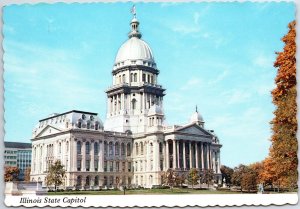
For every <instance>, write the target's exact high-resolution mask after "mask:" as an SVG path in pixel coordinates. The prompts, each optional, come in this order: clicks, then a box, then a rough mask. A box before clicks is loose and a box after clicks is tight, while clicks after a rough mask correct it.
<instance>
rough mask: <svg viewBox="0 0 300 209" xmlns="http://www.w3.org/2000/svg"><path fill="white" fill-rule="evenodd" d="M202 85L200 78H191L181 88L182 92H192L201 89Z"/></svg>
mask: <svg viewBox="0 0 300 209" xmlns="http://www.w3.org/2000/svg"><path fill="white" fill-rule="evenodd" d="M200 85H201V80H200V79H199V78H190V79H189V80H188V81H187V82H186V83H185V84H184V85H183V86H182V87H181V88H180V90H190V89H193V88H199V86H200Z"/></svg>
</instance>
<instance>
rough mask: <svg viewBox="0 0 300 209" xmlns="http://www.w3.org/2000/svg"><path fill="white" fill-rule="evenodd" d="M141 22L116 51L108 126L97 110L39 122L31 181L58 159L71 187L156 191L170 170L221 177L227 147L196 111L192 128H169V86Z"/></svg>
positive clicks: (41, 178) (43, 174) (40, 177)
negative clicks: (166, 106)
mask: <svg viewBox="0 0 300 209" xmlns="http://www.w3.org/2000/svg"><path fill="white" fill-rule="evenodd" d="M138 26H139V22H138V20H137V19H136V17H134V18H133V20H132V21H131V32H130V33H129V39H128V40H127V41H126V42H125V43H124V44H123V45H122V46H121V47H120V49H119V51H118V53H117V56H116V60H115V64H114V67H113V71H112V74H113V85H112V86H111V87H110V88H108V89H107V91H106V93H107V117H106V121H105V123H104V124H102V122H101V120H100V118H98V116H97V114H96V113H91V112H83V111H77V110H73V111H70V112H66V113H62V114H54V115H51V116H50V117H48V118H45V119H42V120H40V121H39V123H38V125H37V126H36V128H35V129H34V131H33V139H32V148H33V153H32V162H33V167H32V173H31V178H32V181H42V182H43V183H45V177H46V174H47V169H48V167H49V165H50V164H51V163H53V162H54V161H55V160H58V159H59V160H61V162H62V163H63V164H64V166H65V168H66V174H67V177H66V179H65V186H70V187H74V186H76V187H79V188H85V187H88V188H92V187H94V188H95V187H96V188H98V187H100V186H101V187H119V186H122V185H123V186H124V185H126V186H143V187H147V188H151V187H152V186H153V185H160V184H162V179H161V174H162V172H163V171H166V170H168V169H169V168H172V169H174V170H176V171H178V172H183V173H188V171H189V170H190V169H191V168H197V169H202V170H206V169H213V171H214V173H215V180H216V181H218V182H220V181H221V172H220V164H221V162H220V148H221V146H222V145H221V144H220V143H219V139H218V137H217V136H216V135H215V134H214V132H213V131H211V130H207V129H205V128H204V120H203V117H202V116H201V115H200V114H199V113H198V111H197V109H196V111H195V112H194V114H193V115H192V116H191V119H190V121H189V122H188V123H186V124H185V125H173V126H167V125H165V116H164V112H163V97H164V96H165V93H164V91H165V89H163V87H162V86H161V85H159V84H158V74H159V70H158V68H157V65H156V63H155V60H154V57H153V54H152V51H151V49H150V47H149V46H148V44H147V43H146V42H145V41H143V40H142V39H141V36H142V35H141V33H140V32H139V28H138Z"/></svg>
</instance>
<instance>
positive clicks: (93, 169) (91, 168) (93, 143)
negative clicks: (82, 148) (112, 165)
mask: <svg viewBox="0 0 300 209" xmlns="http://www.w3.org/2000/svg"><path fill="white" fill-rule="evenodd" d="M90 146H91V150H90V156H91V162H90V171H95V165H94V162H95V155H94V154H95V151H94V150H95V147H94V146H95V142H91V144H90Z"/></svg>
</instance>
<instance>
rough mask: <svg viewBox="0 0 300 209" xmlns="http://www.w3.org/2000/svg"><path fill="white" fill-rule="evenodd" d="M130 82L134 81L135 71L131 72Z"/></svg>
mask: <svg viewBox="0 0 300 209" xmlns="http://www.w3.org/2000/svg"><path fill="white" fill-rule="evenodd" d="M130 82H133V73H130Z"/></svg>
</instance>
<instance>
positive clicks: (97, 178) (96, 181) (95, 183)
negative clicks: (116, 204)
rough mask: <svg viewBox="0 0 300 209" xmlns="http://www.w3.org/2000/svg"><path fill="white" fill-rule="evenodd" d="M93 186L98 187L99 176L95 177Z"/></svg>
mask: <svg viewBox="0 0 300 209" xmlns="http://www.w3.org/2000/svg"><path fill="white" fill-rule="evenodd" d="M94 185H95V186H98V185H99V176H95V181H94Z"/></svg>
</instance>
